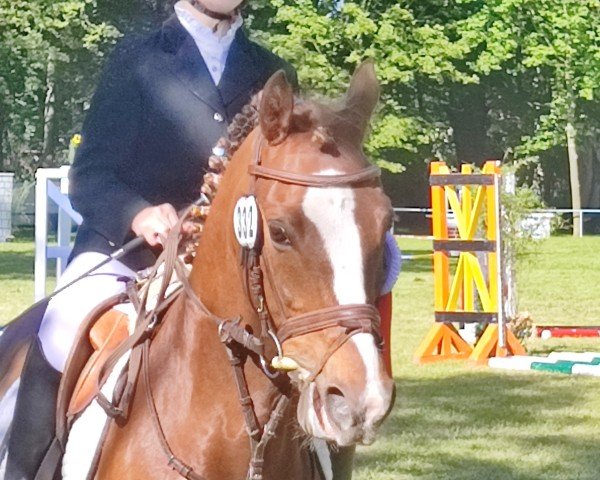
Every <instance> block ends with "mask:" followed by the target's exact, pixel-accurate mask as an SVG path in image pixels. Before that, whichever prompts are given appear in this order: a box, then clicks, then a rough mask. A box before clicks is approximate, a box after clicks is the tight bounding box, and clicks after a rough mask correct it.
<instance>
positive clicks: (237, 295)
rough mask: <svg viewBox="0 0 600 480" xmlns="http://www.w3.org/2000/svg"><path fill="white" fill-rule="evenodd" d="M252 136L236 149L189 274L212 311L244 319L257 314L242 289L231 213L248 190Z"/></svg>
mask: <svg viewBox="0 0 600 480" xmlns="http://www.w3.org/2000/svg"><path fill="white" fill-rule="evenodd" d="M253 137H254V135H253V134H251V135H250V136H249V137H248V139H247V140H246V141H245V142H244V143H243V144H242V146H241V147H240V148H239V149H238V151H237V152H236V153H235V155H234V156H233V158H232V160H231V162H230V164H229V166H228V168H227V171H226V172H225V174H224V176H223V179H222V180H221V182H220V186H219V191H218V193H217V195H216V197H215V199H214V201H213V204H212V206H211V211H210V214H209V216H208V219H207V220H206V225H205V228H204V232H203V233H202V239H201V241H200V245H199V247H198V249H197V251H196V258H195V261H194V264H193V268H192V272H191V274H190V284H191V286H192V289H193V290H194V291H195V292H196V294H197V295H198V297H199V298H200V299H201V300H202V302H203V303H204V304H205V305H206V307H207V308H208V309H209V310H210V311H211V312H213V313H214V314H216V315H218V316H219V317H237V316H242V317H243V319H244V320H245V321H246V322H252V321H253V320H254V318H255V316H256V315H255V312H254V311H253V309H252V307H251V305H250V303H249V301H248V299H247V298H246V295H245V292H244V282H243V270H242V268H241V265H240V259H239V250H238V247H237V246H236V244H237V241H236V239H235V234H234V231H233V218H232V215H233V207H234V205H235V203H236V201H237V200H238V198H239V197H240V196H242V195H245V194H247V193H248V192H247V188H248V184H249V176H248V162H249V161H250V158H251V156H252V154H253V143H254V142H253V140H252V139H253Z"/></svg>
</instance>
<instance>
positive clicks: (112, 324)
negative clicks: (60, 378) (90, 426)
mask: <svg viewBox="0 0 600 480" xmlns="http://www.w3.org/2000/svg"><path fill="white" fill-rule="evenodd" d="M128 337H129V317H128V316H127V315H126V314H125V313H123V312H120V311H118V310H116V309H111V310H108V311H107V312H105V313H104V314H103V315H102V316H101V317H100V318H99V319H98V320H97V321H96V323H95V324H94V326H93V327H92V329H91V330H90V334H89V339H90V343H91V345H92V347H93V348H94V350H95V351H94V353H92V355H91V356H90V358H89V360H88V361H87V363H86V365H85V367H84V368H83V370H82V371H81V375H80V376H79V380H78V381H77V384H76V386H75V390H74V391H73V395H72V397H71V401H70V403H69V408H68V411H67V415H69V416H71V415H76V414H78V413H80V412H81V411H83V409H85V408H86V407H87V406H88V405H89V404H90V402H91V401H92V400H93V399H94V398H95V397H96V395H98V393H99V387H98V381H99V378H98V376H99V374H100V370H101V369H102V366H103V365H104V363H105V362H106V360H107V359H108V357H109V356H110V354H111V353H112V352H114V351H115V350H116V349H117V347H118V346H119V345H120V344H121V343H122V342H124V341H125V340H126V339H127V338H128Z"/></svg>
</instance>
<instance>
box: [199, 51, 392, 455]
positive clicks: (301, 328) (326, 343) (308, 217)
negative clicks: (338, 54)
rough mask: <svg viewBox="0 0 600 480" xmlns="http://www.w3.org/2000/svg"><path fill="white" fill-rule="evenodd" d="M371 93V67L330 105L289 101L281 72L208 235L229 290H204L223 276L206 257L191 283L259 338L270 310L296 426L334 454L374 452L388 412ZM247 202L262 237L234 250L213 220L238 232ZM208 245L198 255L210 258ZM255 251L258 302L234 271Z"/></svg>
mask: <svg viewBox="0 0 600 480" xmlns="http://www.w3.org/2000/svg"><path fill="white" fill-rule="evenodd" d="M378 91H379V87H378V84H377V80H376V78H375V72H374V68H373V65H372V63H370V62H367V63H364V64H363V65H361V66H360V67H359V68H358V69H357V71H356V72H355V74H354V76H353V78H352V81H351V84H350V87H349V90H348V92H347V93H346V95H345V97H344V98H343V99H342V100H341V101H339V102H338V103H337V104H332V105H323V104H319V103H316V102H309V101H302V100H299V99H296V98H294V94H293V91H292V87H291V86H290V84H289V83H288V82H287V80H286V78H285V75H284V74H283V72H279V73H277V74H275V75H274V76H273V77H272V78H271V79H270V80H269V81H268V83H267V84H266V86H265V88H264V90H263V92H262V97H261V100H260V105H259V108H258V126H257V127H256V128H255V129H254V130H253V131H252V133H250V135H248V137H247V138H246V139H245V141H243V143H242V144H241V146H240V147H239V148H238V149H237V151H236V152H235V154H234V156H233V158H232V160H231V163H230V165H229V167H228V168H227V171H226V174H225V176H224V178H223V181H222V182H221V185H220V187H219V192H220V193H221V194H220V195H217V197H216V198H215V202H214V204H213V207H211V215H210V216H209V218H208V221H207V224H206V230H205V233H204V234H203V235H206V236H207V237H208V238H210V237H211V236H212V239H213V242H218V245H219V246H220V248H224V249H225V250H226V251H227V253H226V254H225V257H226V259H227V262H228V263H229V264H230V265H232V267H231V269H230V270H229V271H230V273H231V277H233V280H231V279H230V280H231V283H230V286H229V287H226V286H225V284H223V283H219V281H218V280H216V281H215V282H213V281H211V282H209V283H210V285H206V283H207V282H206V281H204V285H203V286H202V283H203V282H202V278H203V277H204V278H206V276H207V275H210V273H209V272H210V269H211V266H212V268H213V271H216V270H217V269H221V271H222V270H223V269H224V268H226V267H225V266H224V265H216V264H214V263H212V264H211V262H213V261H212V260H206V257H205V256H204V255H202V254H200V255H198V256H197V258H196V263H195V265H194V272H197V273H198V281H197V282H195V281H194V280H193V278H192V281H193V283H196V284H198V285H199V287H198V288H199V289H200V290H203V291H201V292H200V293H199V295H200V296H201V298H202V299H203V301H205V303H206V304H207V306H208V307H209V308H211V309H212V310H213V311H216V312H217V313H218V314H220V315H231V316H234V315H240V314H241V315H242V317H243V319H244V321H245V322H246V323H247V324H248V329H249V330H251V331H253V332H255V333H258V332H259V331H261V328H262V327H261V325H260V321H259V317H260V314H261V311H264V310H267V311H268V313H269V319H268V329H269V330H270V331H271V334H272V337H273V338H274V341H275V342H276V343H280V344H281V346H282V349H283V355H285V357H286V359H288V360H289V361H291V362H292V363H293V364H294V365H295V366H296V367H297V368H295V370H294V371H291V372H289V373H288V375H289V376H290V378H291V379H292V382H293V384H294V386H295V387H296V388H297V390H298V391H299V401H298V407H297V418H298V422H299V424H300V426H301V428H302V429H303V430H304V431H305V432H306V433H307V434H308V435H311V436H314V437H318V438H322V439H325V440H327V441H331V442H335V443H337V444H338V445H340V446H344V445H350V444H354V443H365V444H368V443H371V442H372V441H373V440H374V435H375V431H376V429H377V427H378V425H379V424H380V423H381V422H382V421H383V419H384V418H385V416H386V415H387V413H388V412H389V410H390V408H391V405H392V402H393V392H394V384H393V381H392V379H391V378H390V376H389V374H388V372H387V371H386V368H385V366H384V362H383V359H382V355H381V349H380V346H381V339H380V336H379V315H378V313H377V310H376V309H375V307H374V303H375V301H376V300H377V298H378V296H379V294H380V289H381V286H382V283H383V281H384V277H385V271H384V258H383V252H384V237H385V233H386V231H387V230H388V229H389V227H390V222H391V217H392V208H391V204H390V200H389V199H388V197H387V196H386V195H385V194H384V192H383V190H382V187H381V183H380V179H379V170H378V169H377V168H376V167H374V166H373V165H371V164H370V163H369V161H368V159H367V158H366V156H365V154H364V152H363V150H362V141H363V137H364V134H365V130H366V128H367V125H368V122H369V119H370V116H371V114H372V111H373V109H374V108H375V105H376V103H377V99H378ZM224 192H227V195H225V194H224ZM231 192H234V193H233V194H232V193H231ZM246 196H251V197H252V199H253V204H252V205H253V208H255V209H256V211H255V218H253V219H250V220H253V221H255V223H254V224H252V221H250V223H249V224H248V225H246V227H247V228H249V229H250V230H251V229H252V228H257V235H254V236H253V238H252V239H251V245H250V246H248V245H244V246H241V245H240V239H239V236H238V238H236V236H235V234H234V233H235V232H234V229H232V228H231V223H229V224H228V226H227V228H217V227H216V225H211V222H216V221H217V220H215V219H214V218H212V217H213V216H214V212H215V211H220V212H225V218H229V219H231V218H232V217H235V216H236V215H238V217H235V218H237V219H236V221H237V222H239V221H240V218H239V215H240V212H239V211H238V212H237V213H236V209H239V205H240V203H239V200H238V199H239V198H240V197H246ZM236 202H237V203H236ZM242 220H245V218H244V219H242ZM227 221H228V222H230V221H231V220H227ZM238 233H239V232H238ZM205 240H207V239H205V238H203V240H202V242H201V247H202V246H203V243H204V242H205ZM242 243H243V242H242ZM211 245H212V247H206V246H205V248H217V247H215V245H216V244H215V243H211ZM245 249H246V250H247V251H246V253H244V250H245ZM250 250H251V251H253V252H256V259H255V264H254V266H256V267H260V270H261V271H262V275H263V277H264V278H263V279H262V282H261V285H262V287H261V288H262V291H261V292H259V293H260V295H259V296H258V297H261V298H258V297H257V296H256V292H255V294H252V293H251V291H252V286H250V287H248V286H247V285H248V271H244V269H243V268H241V267H240V265H241V263H240V258H242V259H243V258H245V257H244V255H246V257H247V256H248V251H250ZM242 263H243V262H242ZM231 284H235V285H236V286H235V288H232V287H231ZM244 285H246V286H245V287H244ZM224 288H228V292H229V293H230V294H233V292H234V291H238V292H241V294H242V296H244V297H245V306H244V307H243V308H241V307H239V305H238V306H237V307H234V306H233V304H234V303H235V302H232V301H231V299H229V301H228V300H227V299H225V301H223V299H224V298H223V297H224V293H223V291H222V290H223V289H224ZM219 292H220V293H219ZM208 298H212V300H207V299H208ZM219 298H220V299H221V300H220V301H219V300H218V299H219ZM263 301H264V305H263ZM259 303H260V305H258V304H259ZM236 308H237V311H235V309H236ZM240 308H241V311H240Z"/></svg>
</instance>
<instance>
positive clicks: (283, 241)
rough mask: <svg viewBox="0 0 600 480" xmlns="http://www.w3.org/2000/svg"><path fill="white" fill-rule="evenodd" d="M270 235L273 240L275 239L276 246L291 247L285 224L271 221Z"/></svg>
mask: <svg viewBox="0 0 600 480" xmlns="http://www.w3.org/2000/svg"><path fill="white" fill-rule="evenodd" d="M269 236H270V237H271V240H272V241H273V243H274V244H275V246H276V247H279V248H287V247H290V246H291V244H292V242H290V239H289V237H288V235H287V233H286V231H285V228H284V226H283V225H281V224H280V223H278V222H270V223H269Z"/></svg>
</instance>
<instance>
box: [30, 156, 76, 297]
mask: <svg viewBox="0 0 600 480" xmlns="http://www.w3.org/2000/svg"><path fill="white" fill-rule="evenodd" d="M68 175H69V166H68V165H67V166H63V167H60V168H39V169H38V170H37V171H36V172H35V180H36V182H35V267H34V295H35V300H36V301H37V300H41V299H42V298H44V297H45V296H46V277H47V268H48V259H50V258H55V259H56V279H57V280H58V278H59V277H60V275H61V274H62V272H63V271H64V269H65V267H66V265H67V260H68V258H69V254H70V253H71V228H72V226H73V222H74V223H76V224H77V225H80V224H81V215H79V214H78V213H77V212H76V211H75V210H73V207H72V206H71V202H70V201H69V196H68V193H69V177H68ZM50 202H54V203H55V204H56V206H57V207H58V224H57V228H56V243H57V244H56V245H49V244H48V243H49V239H48V213H49V208H48V207H49V204H50Z"/></svg>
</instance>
